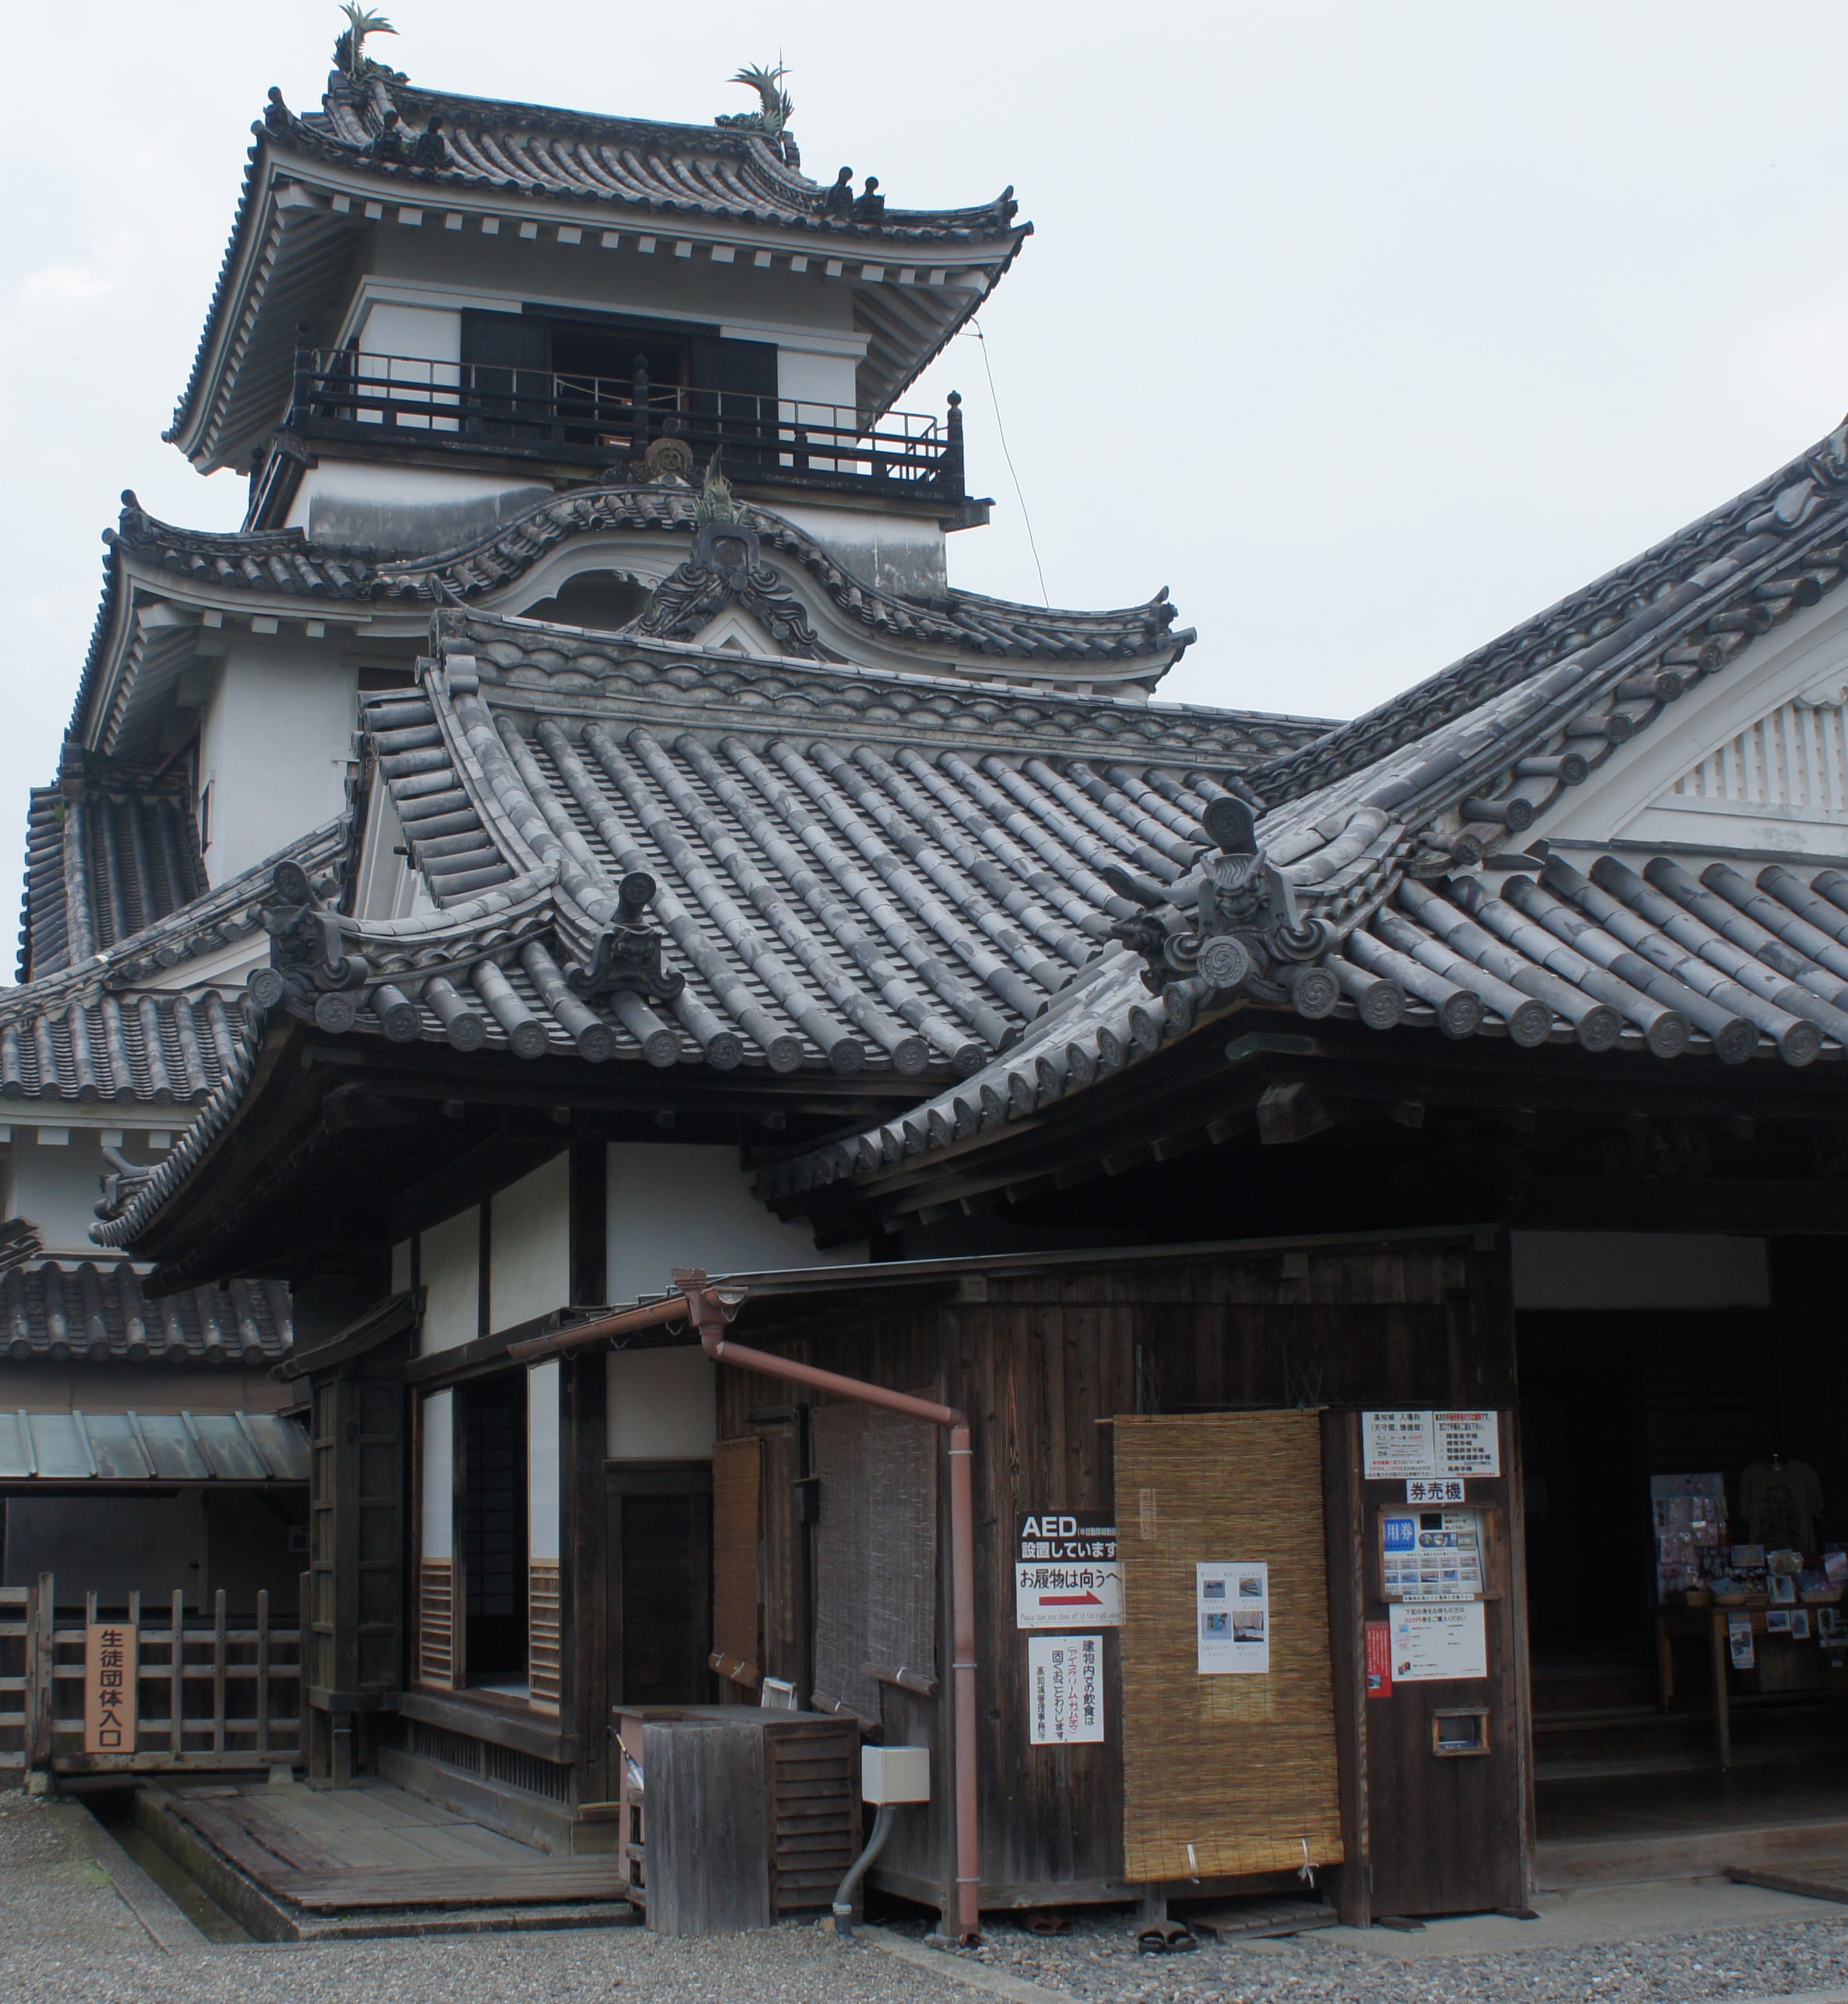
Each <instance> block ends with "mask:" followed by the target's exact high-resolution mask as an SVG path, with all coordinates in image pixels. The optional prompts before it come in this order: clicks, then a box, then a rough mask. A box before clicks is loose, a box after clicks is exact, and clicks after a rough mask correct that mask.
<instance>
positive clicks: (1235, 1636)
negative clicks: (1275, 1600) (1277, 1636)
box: [1194, 1559, 1271, 1677]
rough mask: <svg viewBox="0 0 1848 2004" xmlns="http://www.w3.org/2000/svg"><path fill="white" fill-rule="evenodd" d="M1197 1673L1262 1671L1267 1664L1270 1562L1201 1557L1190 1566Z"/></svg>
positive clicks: (1249, 1673) (1218, 1674)
mask: <svg viewBox="0 0 1848 2004" xmlns="http://www.w3.org/2000/svg"><path fill="white" fill-rule="evenodd" d="M1194 1620H1195V1624H1196V1627H1195V1634H1196V1636H1197V1638H1198V1643H1199V1648H1200V1674H1201V1676H1203V1677H1222V1676H1237V1675H1240V1674H1243V1675H1246V1676H1264V1675H1265V1674H1267V1673H1268V1672H1269V1669H1270V1667H1271V1568H1270V1567H1269V1566H1268V1565H1267V1564H1251V1563H1249V1562H1241V1561H1236V1560H1222V1559H1219V1560H1206V1561H1202V1562H1201V1564H1198V1565H1196V1566H1195V1567H1194Z"/></svg>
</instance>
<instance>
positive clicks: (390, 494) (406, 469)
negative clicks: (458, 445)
mask: <svg viewBox="0 0 1848 2004" xmlns="http://www.w3.org/2000/svg"><path fill="white" fill-rule="evenodd" d="M545 491H546V490H545V489H544V488H542V487H535V486H534V485H533V483H532V482H531V480H530V479H522V478H519V477H518V476H517V475H511V474H497V473H453V472H451V471H449V470H448V468H445V467H432V466H388V465H380V464H374V463H373V462H372V461H366V460H353V459H332V460H324V461H322V463H321V464H320V465H319V466H311V467H310V468H309V469H308V470H307V472H306V473H304V474H303V475H302V484H301V485H300V487H298V488H297V489H296V492H295V499H293V501H292V502H291V503H289V527H292V528H297V529H310V528H311V527H312V526H313V520H312V518H313V516H314V504H315V502H316V501H317V499H319V500H321V501H323V502H325V501H327V500H329V499H331V500H335V501H358V502H381V501H393V502H398V501H408V502H411V503H416V504H419V505H421V504H423V503H430V502H444V501H479V500H483V499H489V498H490V497H492V496H494V495H496V494H531V495H533V496H535V498H536V497H537V496H539V495H541V494H543V493H544V492H545Z"/></svg>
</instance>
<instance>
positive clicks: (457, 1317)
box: [419, 1207, 481, 1357]
mask: <svg viewBox="0 0 1848 2004" xmlns="http://www.w3.org/2000/svg"><path fill="white" fill-rule="evenodd" d="M421 1247H422V1250H421V1256H420V1259H419V1265H420V1266H421V1267H422V1268H423V1284H424V1286H425V1288H426V1289H427V1290H428V1295H427V1297H426V1301H425V1303H424V1310H423V1346H422V1347H423V1354H424V1355H425V1356H426V1357H427V1356H429V1355H430V1353H431V1351H436V1350H453V1349H454V1348H455V1347H456V1345H457V1344H459V1343H472V1342H473V1341H474V1340H475V1338H476V1337H478V1336H479V1335H480V1333H481V1325H480V1316H479V1302H480V1298H481V1213H480V1212H479V1210H475V1208H473V1207H470V1208H469V1209H468V1210H461V1211H458V1212H457V1214H455V1216H454V1217H446V1218H444V1221H443V1222H442V1223H441V1224H433V1225H432V1226H431V1227H430V1229H429V1231H426V1232H425V1233H424V1234H423V1238H422V1242H421Z"/></svg>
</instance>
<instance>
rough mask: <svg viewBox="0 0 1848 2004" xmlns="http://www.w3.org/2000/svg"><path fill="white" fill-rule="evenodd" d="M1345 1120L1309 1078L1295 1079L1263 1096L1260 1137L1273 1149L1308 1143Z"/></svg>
mask: <svg viewBox="0 0 1848 2004" xmlns="http://www.w3.org/2000/svg"><path fill="white" fill-rule="evenodd" d="M1341 1117H1342V1116H1341V1114H1340V1113H1339V1112H1337V1111H1336V1110H1335V1109H1334V1108H1333V1107H1331V1105H1329V1104H1328V1102H1327V1101H1326V1100H1325V1099H1324V1098H1323V1097H1322V1095H1321V1094H1320V1092H1318V1091H1317V1090H1316V1088H1314V1087H1313V1085H1311V1084H1310V1083H1309V1081H1307V1080H1306V1079H1300V1078H1292V1079H1289V1080H1286V1081H1284V1082H1283V1083H1282V1084H1277V1085H1268V1086H1266V1087H1265V1088H1264V1091H1263V1092H1262V1093H1261V1094H1260V1095H1259V1096H1258V1102H1257V1138H1258V1140H1260V1141H1261V1142H1262V1143H1263V1144H1264V1146H1265V1147H1271V1148H1275V1147H1282V1146H1284V1145H1285V1144H1287V1143H1289V1142H1292V1141H1306V1140H1308V1138H1309V1137H1310V1135H1311V1134H1320V1133H1323V1132H1324V1130H1326V1129H1327V1128H1330V1127H1332V1126H1334V1125H1335V1124H1336V1123H1338V1121H1339V1120H1340V1119H1341Z"/></svg>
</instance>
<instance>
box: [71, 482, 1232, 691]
mask: <svg viewBox="0 0 1848 2004" xmlns="http://www.w3.org/2000/svg"><path fill="white" fill-rule="evenodd" d="M697 499H698V497H697V496H696V494H695V493H694V492H693V489H690V488H689V487H687V486H686V485H682V484H681V483H679V482H674V483H672V484H668V483H666V482H653V483H650V484H649V485H643V486H629V485H611V486H594V487H583V488H578V489H574V490H573V491H572V492H569V493H565V494H561V495H559V496H555V497H554V496H547V497H545V498H544V499H540V500H538V501H535V503H532V505H531V506H530V507H528V508H527V509H526V510H524V512H523V513H519V514H517V515H514V516H513V517H510V519H509V520H507V521H506V522H505V523H503V524H500V526H499V527H496V528H495V529H493V531H489V533H488V534H486V535H483V536H482V537H479V538H477V539H476V540H475V541H472V542H470V543H467V544H465V545H462V546H461V548H458V549H454V550H451V551H447V552H443V553H442V554H440V555H435V556H414V557H394V556H391V555H389V554H388V553H380V552H377V551H375V550H372V549H364V548H359V549H356V548H347V547H342V546H331V545H326V544H317V543H311V542H310V541H308V540H307V537H306V536H305V535H304V534H303V531H300V529H272V530H266V531H260V532H257V533H254V534H212V533H208V532H205V531H195V530H188V529H180V528H175V527H172V526H170V524H167V523H165V522H160V521H156V520H155V519H154V518H153V517H152V516H150V515H148V514H146V513H143V511H142V510H141V508H140V507H139V506H138V505H137V504H136V503H135V500H134V497H133V496H125V497H124V507H123V510H122V517H121V523H120V524H119V526H118V527H117V528H116V529H114V531H110V532H109V533H108V534H107V537H106V538H105V540H106V541H108V542H109V543H110V545H111V547H112V548H115V549H118V550H120V551H121V552H124V553H126V554H128V555H132V556H134V557H135V558H137V559H139V561H140V562H142V563H143V564H144V565H150V566H158V568H159V569H162V570H163V571H167V572H170V573H173V574H174V576H177V577H181V578H184V579H186V580H188V581H189V582H191V583H195V584H197V585H201V586H203V587H206V588H207V589H209V590H214V591H217V590H226V591H233V592H238V593H243V592H250V593H253V594H262V595H265V596H272V597H275V596H280V597H306V598H310V599H318V600H331V601H351V602H356V603H360V604H419V603H421V604H455V603H457V602H458V601H461V602H463V603H467V602H469V601H475V600H479V599H483V598H486V597H489V596H491V595H492V594H495V593H497V592H500V591H503V590H506V589H507V587H508V586H510V585H511V584H513V583H516V582H517V580H519V579H521V577H523V576H525V575H526V573H528V571H530V570H531V569H532V567H533V566H534V565H535V564H536V563H538V562H540V561H541V560H542V559H543V558H545V557H546V556H548V555H550V554H551V553H552V552H553V551H554V550H555V549H556V548H559V547H560V546H561V545H564V544H566V543H568V542H570V541H571V540H572V539H573V538H577V537H580V536H587V535H598V534H608V533H609V532H611V531H642V530H650V531H664V532H666V533H668V534H675V535H679V534H685V535H686V536H688V537H689V538H690V537H691V535H692V534H693V530H694V528H695V526H696V523H695V513H694V511H695V506H696V502H697ZM745 514H746V516H747V517H748V519H749V521H750V523H751V524H752V526H753V527H755V528H756V530H757V531H758V534H759V537H760V538H761V539H762V542H763V547H764V548H766V549H767V550H770V551H773V552H775V553H776V554H777V555H779V556H781V557H783V558H784V559H787V560H788V561H789V562H791V563H793V564H794V565H796V566H799V567H800V569H801V571H802V572H803V573H805V574H806V576H808V577H809V578H810V579H812V580H813V581H814V582H815V584H817V585H819V587H821V589H822V591H823V592H824V593H825V594H826V596H827V597H828V599H829V601H831V602H832V603H833V605H834V606H835V607H836V608H837V609H838V610H839V611H840V613H841V614H842V615H843V617H844V618H846V619H847V621H848V622H850V625H852V626H853V627H855V628H857V629H863V630H864V631H865V632H868V633H871V634H876V635H877V636H878V637H879V638H880V639H883V640H887V641H890V642H893V643H898V644H899V645H901V646H913V647H916V648H917V649H918V650H919V651H920V653H924V654H928V656H930V657H931V658H932V659H933V660H934V661H941V660H942V657H944V656H945V655H946V654H948V655H949V656H952V657H957V658H959V659H961V660H966V661H967V662H968V663H969V664H970V666H971V667H979V668H981V669H983V670H984V671H992V667H993V665H994V664H998V663H1002V662H1007V661H1021V662H1032V661H1058V662H1069V663H1077V664H1082V663H1085V662H1096V663H1097V664H1099V665H1100V666H1104V665H1109V664H1116V663H1121V662H1134V661H1141V660H1145V659H1146V660H1148V662H1149V665H1150V666H1151V667H1152V668H1156V669H1159V668H1160V667H1166V665H1168V664H1169V663H1170V662H1172V661H1173V660H1174V659H1176V658H1177V657H1179V655H1180V653H1181V652H1182V651H1183V650H1184V649H1185V648H1186V646H1187V643H1189V642H1190V641H1191V639H1193V638H1194V635H1193V632H1192V631H1191V629H1176V627H1175V625H1174V618H1175V608H1174V607H1173V605H1172V604H1170V603H1169V599H1168V594H1167V593H1166V590H1163V591H1162V592H1159V593H1158V594H1156V596H1155V597H1153V598H1152V599H1150V600H1149V601H1148V603H1147V604H1142V605H1132V606H1124V607H1122V608H1118V609H1115V610H1111V611H1068V610H1066V609H1064V608H1050V609H1049V608H1046V607H1043V606H1037V605H1025V604H1017V603H1015V602H1014V601H1010V600H1006V599H998V598H988V597H984V596H982V595H981V594H979V593H977V592H968V591H956V590H951V591H949V592H946V593H945V594H944V596H943V597H942V601H939V602H930V603H927V602H924V601H919V600H915V599H910V598H905V597H899V595H898V594H895V593H891V592H886V591H882V590H879V589H878V587H876V586H873V585H870V584H868V583H865V582H864V580H861V579H860V578H858V577H856V576H854V574H853V573H851V572H850V571H848V570H847V569H843V566H841V565H840V564H839V563H838V562H836V560H835V559H833V557H831V556H830V555H829V554H828V552H826V550H825V549H823V548H822V546H821V545H819V543H817V542H816V541H815V539H814V538H812V536H810V535H808V534H807V533H806V532H805V531H803V530H802V529H801V528H799V527H797V525H796V524H794V523H793V522H791V521H789V520H786V519H785V518H784V517H782V516H780V515H778V514H775V513H772V512H771V511H770V510H767V509H762V508H751V509H747V510H745Z"/></svg>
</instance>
